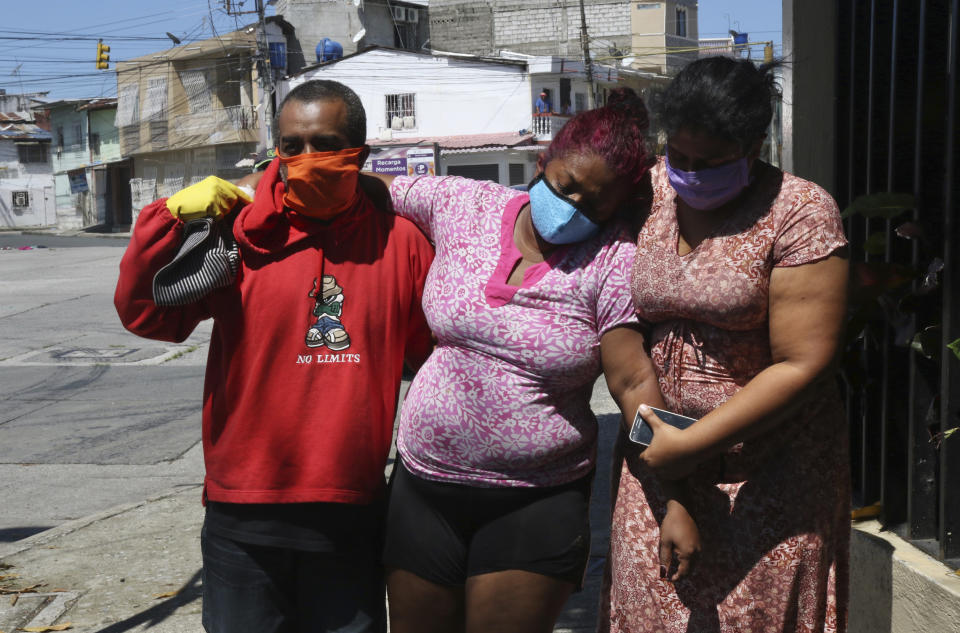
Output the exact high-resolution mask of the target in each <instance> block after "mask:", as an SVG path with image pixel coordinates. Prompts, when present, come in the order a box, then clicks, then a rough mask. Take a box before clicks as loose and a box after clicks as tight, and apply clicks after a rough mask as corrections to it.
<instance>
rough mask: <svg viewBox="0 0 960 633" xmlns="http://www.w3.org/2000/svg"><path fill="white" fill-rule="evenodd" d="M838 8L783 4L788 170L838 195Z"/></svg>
mask: <svg viewBox="0 0 960 633" xmlns="http://www.w3.org/2000/svg"><path fill="white" fill-rule="evenodd" d="M836 15H837V6H836V3H835V2H833V0H783V56H784V58H786V59H788V60H790V63H788V64H786V65H785V66H784V68H783V169H784V170H785V171H788V172H791V173H793V174H796V175H798V176H801V177H803V178H806V179H808V180H812V181H813V182H815V183H817V184H819V185H820V186H822V187H824V188H825V189H826V190H827V191H829V192H831V193H835V191H836V178H835V173H834V172H835V170H836V159H835V155H834V153H835V146H834V137H835V134H836V120H835V119H836V116H835V112H834V108H835V101H836V93H835V82H836V73H835V70H834V64H836V38H837V17H836Z"/></svg>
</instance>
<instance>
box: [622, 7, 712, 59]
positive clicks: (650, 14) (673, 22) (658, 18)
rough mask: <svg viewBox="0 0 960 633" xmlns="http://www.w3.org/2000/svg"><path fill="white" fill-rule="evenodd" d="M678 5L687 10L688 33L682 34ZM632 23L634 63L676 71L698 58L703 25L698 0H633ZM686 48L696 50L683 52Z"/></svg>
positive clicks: (631, 9) (631, 8)
mask: <svg viewBox="0 0 960 633" xmlns="http://www.w3.org/2000/svg"><path fill="white" fill-rule="evenodd" d="M678 7H679V8H682V9H684V10H685V11H686V14H687V20H686V29H687V34H686V36H685V37H681V36H680V35H678V31H679V28H678V24H677V15H676V14H677V8H678ZM630 23H631V33H632V34H633V38H632V50H631V53H632V54H633V55H635V56H636V58H637V61H636V62H634V64H632V66H633V67H634V68H640V69H644V70H651V71H653V72H657V73H660V74H663V75H674V74H676V73H677V72H678V71H679V70H680V69H681V68H683V66H685V65H686V64H688V63H690V62H692V61H693V60H695V59H696V58H697V51H696V50H695V49H696V48H697V46H698V40H699V37H698V36H699V29H698V27H697V3H696V2H695V1H693V0H671V1H669V2H631V3H630ZM685 48H690V49H694V50H690V51H688V52H683V51H682V49H685ZM668 49H673V50H676V49H680V51H681V52H673V53H670V54H667V53H666V51H667V50H668Z"/></svg>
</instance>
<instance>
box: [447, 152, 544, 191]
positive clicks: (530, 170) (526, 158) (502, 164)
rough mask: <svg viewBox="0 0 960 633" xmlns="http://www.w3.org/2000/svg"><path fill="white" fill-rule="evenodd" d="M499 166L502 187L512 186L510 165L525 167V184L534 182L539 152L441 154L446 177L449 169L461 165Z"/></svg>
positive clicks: (499, 180)
mask: <svg viewBox="0 0 960 633" xmlns="http://www.w3.org/2000/svg"><path fill="white" fill-rule="evenodd" d="M491 164H495V165H497V166H498V168H499V171H500V176H499V178H498V179H497V182H499V183H500V184H502V185H508V184H510V181H509V177H510V165H511V164H519V165H523V166H524V179H523V184H527V183H528V182H530V181H531V180H533V176H534V173H535V172H536V169H537V152H535V151H530V150H510V149H508V150H497V151H492V152H470V153H465V154H452V153H450V152H443V151H442V150H441V153H440V174H441V175H446V174H447V173H448V168H449V167H451V166H460V165H491Z"/></svg>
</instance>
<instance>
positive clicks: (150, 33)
mask: <svg viewBox="0 0 960 633" xmlns="http://www.w3.org/2000/svg"><path fill="white" fill-rule="evenodd" d="M233 4H234V6H236V5H238V4H240V3H239V1H238V0H234V1H233ZM253 5H254V1H253V0H245V2H244V8H246V9H253ZM222 7H223V2H222V0H209V3H208V1H207V0H162V1H161V2H150V1H147V0H94V1H92V2H88V1H79V0H35V1H33V2H31V1H29V0H27V1H21V2H13V1H12V0H10V1H7V2H4V8H3V17H4V19H3V23H2V24H0V88H4V89H6V90H7V92H20V91H21V88H22V89H23V90H24V91H28V92H29V91H43V90H49V91H50V97H51V98H58V99H59V98H71V97H95V96H108V97H112V96H116V90H117V86H116V83H117V82H116V75H115V74H114V73H113V72H108V71H98V70H97V69H96V68H95V67H94V61H93V60H94V57H95V56H96V48H97V43H96V40H97V38H99V37H102V38H103V40H104V43H105V44H108V45H109V46H110V47H111V50H110V58H111V60H112V61H116V60H123V59H130V58H132V57H138V56H141V55H146V54H148V53H151V52H156V51H160V50H164V49H166V48H169V47H170V46H171V45H172V42H171V41H170V40H169V39H167V37H166V35H165V33H166V32H167V31H169V32H170V33H172V34H174V35H175V36H177V37H178V38H180V39H181V40H183V41H184V42H186V41H190V40H196V39H204V38H208V37H212V36H213V34H214V32H217V33H221V32H224V31H231V30H233V29H235V28H237V26H239V25H242V24H245V23H247V22H249V21H251V20H252V19H253V16H243V17H239V18H235V17H230V16H228V15H226V14H225V13H224V11H223V9H222ZM728 25H729V26H728ZM738 25H739V28H738ZM728 28H734V29H737V30H739V31H741V32H747V33H750V40H751V41H765V40H773V41H774V42H775V50H776V53H777V54H778V55H779V54H781V47H780V41H781V2H780V0H701V1H700V5H699V30H700V36H701V37H719V36H722V35H725V34H726V33H727V30H728ZM26 31H30V32H33V33H29V34H28V33H25V32H26ZM13 37H32V38H35V39H31V40H16V39H10V38H13ZM66 37H72V38H84V39H63V38H66ZM121 38H123V39H121ZM18 66H19V69H18V70H17V67H18ZM112 67H113V65H112V64H111V69H112Z"/></svg>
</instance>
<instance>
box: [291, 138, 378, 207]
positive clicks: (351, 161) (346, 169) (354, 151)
mask: <svg viewBox="0 0 960 633" xmlns="http://www.w3.org/2000/svg"><path fill="white" fill-rule="evenodd" d="M362 153H363V148H362V147H352V148H350V149H345V150H341V151H339V152H313V153H311V154H299V155H297V156H289V157H285V156H280V151H279V150H277V156H278V157H279V158H280V163H281V164H283V165H286V168H287V192H286V193H285V194H283V204H284V205H285V206H286V207H287V208H289V209H292V210H293V211H296V212H297V213H300V214H301V215H305V216H308V217H311V218H317V219H319V220H329V219H331V218H333V217H336V216H337V215H340V214H341V213H343V212H344V211H346V210H347V209H349V208H350V207H351V206H353V203H354V202H356V200H357V195H358V194H357V178H359V176H360V155H361V154H362Z"/></svg>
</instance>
